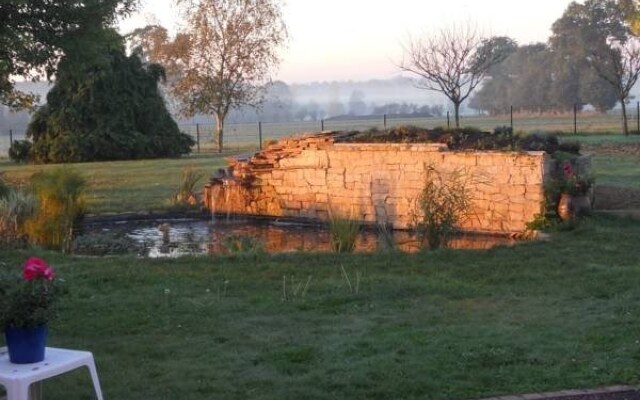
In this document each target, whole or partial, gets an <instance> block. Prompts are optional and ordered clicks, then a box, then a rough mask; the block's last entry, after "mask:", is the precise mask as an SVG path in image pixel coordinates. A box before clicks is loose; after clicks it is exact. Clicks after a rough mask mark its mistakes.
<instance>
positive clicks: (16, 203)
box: [0, 188, 36, 246]
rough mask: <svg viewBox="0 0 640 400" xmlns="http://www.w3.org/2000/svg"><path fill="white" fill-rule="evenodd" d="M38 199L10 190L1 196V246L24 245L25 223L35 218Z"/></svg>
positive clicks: (28, 194) (25, 238) (25, 240)
mask: <svg viewBox="0 0 640 400" xmlns="http://www.w3.org/2000/svg"><path fill="white" fill-rule="evenodd" d="M35 209H36V199H35V198H34V197H33V195H31V194H30V193H27V192H23V191H20V190H17V189H13V188H9V189H8V190H7V192H6V193H5V194H4V195H3V194H0V246H15V245H18V246H20V245H24V244H26V242H27V237H26V235H25V232H24V223H25V221H27V219H29V218H30V217H31V216H33V213H34V212H35Z"/></svg>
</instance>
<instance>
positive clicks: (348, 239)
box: [328, 210, 360, 253]
mask: <svg viewBox="0 0 640 400" xmlns="http://www.w3.org/2000/svg"><path fill="white" fill-rule="evenodd" d="M328 226H329V234H330V235H331V248H332V249H333V251H335V252H336V253H352V252H353V250H355V248H356V239H357V238H358V235H359V234H360V222H359V221H357V220H356V219H355V218H354V217H353V213H351V215H349V216H348V217H344V216H341V215H339V214H337V213H335V212H334V211H331V210H330V211H329V225H328Z"/></svg>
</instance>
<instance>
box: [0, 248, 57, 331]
mask: <svg viewBox="0 0 640 400" xmlns="http://www.w3.org/2000/svg"><path fill="white" fill-rule="evenodd" d="M58 284H59V280H58V279H56V273H55V271H54V269H53V268H52V267H51V266H50V265H48V264H47V263H46V261H44V260H43V259H41V258H38V257H29V258H28V259H27V260H26V261H25V262H24V264H23V267H22V274H20V275H18V276H6V275H3V276H0V329H4V328H6V327H13V328H20V329H26V328H34V327H37V326H40V325H46V324H47V323H48V322H49V321H50V320H51V319H52V318H53V317H55V307H54V306H55V303H56V301H57V298H58V294H59V289H58Z"/></svg>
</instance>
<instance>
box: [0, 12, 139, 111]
mask: <svg viewBox="0 0 640 400" xmlns="http://www.w3.org/2000/svg"><path fill="white" fill-rule="evenodd" d="M137 2H138V0H2V2H0V104H6V105H8V106H10V107H13V108H26V107H30V106H32V105H33V103H34V101H35V98H34V96H32V95H30V94H28V93H21V92H19V91H16V90H15V89H14V85H13V77H16V76H19V77H22V78H23V79H31V80H35V79H38V78H41V77H47V78H50V77H52V76H53V74H54V73H55V72H56V68H57V65H58V62H59V61H60V59H61V57H62V56H63V55H64V54H65V53H66V52H67V51H68V50H69V49H70V48H73V47H75V46H77V45H78V43H79V42H78V39H79V38H89V37H92V36H95V35H96V34H100V33H101V32H102V28H105V27H107V26H110V25H111V24H113V22H114V21H115V19H116V18H117V17H118V16H120V15H127V14H129V13H131V12H132V11H133V10H134V9H135V6H136V5H137ZM82 43H83V46H91V41H82Z"/></svg>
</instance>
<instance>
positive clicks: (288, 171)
mask: <svg viewBox="0 0 640 400" xmlns="http://www.w3.org/2000/svg"><path fill="white" fill-rule="evenodd" d="M335 139H336V136H335V135H332V134H329V133H323V134H320V135H309V136H304V137H300V138H296V139H288V140H285V141H281V142H279V143H277V144H275V145H272V146H270V147H268V148H267V149H265V150H264V151H262V152H260V153H257V154H256V155H254V156H253V157H251V158H249V159H247V160H233V161H231V162H230V166H231V167H232V170H233V172H232V177H231V179H229V180H227V181H225V182H224V184H221V183H213V184H209V185H207V187H206V188H205V198H206V201H207V205H208V206H209V207H210V208H212V209H213V208H214V209H215V210H214V211H215V212H221V213H227V212H229V213H233V214H249V215H268V216H273V217H281V216H286V217H303V218H316V219H326V218H328V216H329V214H334V215H339V216H343V217H350V218H355V219H359V220H361V221H364V222H367V223H388V224H390V225H392V226H393V227H394V228H398V229H405V228H408V227H409V226H410V225H411V224H412V223H414V222H415V220H416V217H419V210H418V208H417V202H418V198H419V195H420V192H421V191H422V189H423V187H424V184H425V171H426V169H427V168H433V169H435V170H436V171H438V173H439V174H440V175H441V176H442V177H444V178H446V177H447V176H450V175H451V174H459V175H460V176H462V177H463V179H464V180H465V181H466V182H467V186H468V188H469V189H470V193H471V195H470V197H471V209H470V210H469V216H468V218H466V219H465V220H464V221H463V222H462V223H461V226H460V228H461V229H463V230H467V231H477V232H491V233H515V232H522V231H524V230H526V223H527V222H529V221H532V220H533V219H534V218H535V216H536V214H538V213H541V212H542V206H543V201H544V189H543V185H544V181H545V174H548V170H549V169H550V168H552V163H550V161H549V159H548V157H547V155H546V154H545V153H544V152H486V151H485V152H452V151H449V150H448V149H447V147H446V145H441V144H389V143H384V144H350V143H336V140H335Z"/></svg>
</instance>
